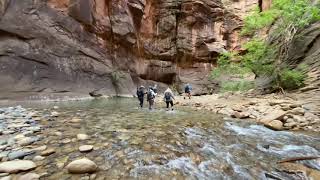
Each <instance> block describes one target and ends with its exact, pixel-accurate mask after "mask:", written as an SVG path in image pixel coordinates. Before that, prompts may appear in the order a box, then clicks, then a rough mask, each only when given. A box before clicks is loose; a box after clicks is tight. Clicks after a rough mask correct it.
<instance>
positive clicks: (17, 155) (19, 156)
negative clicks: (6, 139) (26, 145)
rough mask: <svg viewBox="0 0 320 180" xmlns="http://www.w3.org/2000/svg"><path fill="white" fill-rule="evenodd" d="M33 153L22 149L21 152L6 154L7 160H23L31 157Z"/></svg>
mask: <svg viewBox="0 0 320 180" xmlns="http://www.w3.org/2000/svg"><path fill="white" fill-rule="evenodd" d="M33 153H34V151H32V150H29V149H28V150H26V149H22V150H17V151H13V152H10V153H9V154H8V158H9V160H14V159H23V158H24V157H25V156H28V155H31V154H33Z"/></svg>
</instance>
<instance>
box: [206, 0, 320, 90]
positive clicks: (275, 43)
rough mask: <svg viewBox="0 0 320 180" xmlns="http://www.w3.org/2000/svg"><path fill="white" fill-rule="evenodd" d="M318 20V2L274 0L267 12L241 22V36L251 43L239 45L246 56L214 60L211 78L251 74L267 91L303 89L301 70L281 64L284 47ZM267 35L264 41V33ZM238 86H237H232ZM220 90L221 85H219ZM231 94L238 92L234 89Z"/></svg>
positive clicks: (229, 54) (233, 54)
mask: <svg viewBox="0 0 320 180" xmlns="http://www.w3.org/2000/svg"><path fill="white" fill-rule="evenodd" d="M318 20H320V8H319V2H318V1H311V0H274V1H273V4H272V7H271V8H270V9H269V10H266V11H263V12H260V11H259V9H258V8H256V9H254V11H253V12H252V13H251V14H250V15H249V16H247V17H246V18H245V20H244V27H243V28H242V31H241V34H242V35H243V36H250V37H251V40H250V41H248V42H247V43H245V44H244V45H243V49H245V50H246V52H245V53H244V54H243V53H242V54H241V55H240V54H239V52H236V51H235V52H227V53H224V54H222V55H221V56H220V57H219V59H218V68H216V69H214V70H213V72H212V75H213V77H218V76H220V75H221V74H241V75H243V74H244V73H245V72H247V71H248V70H250V71H252V72H253V73H254V74H255V76H256V78H262V79H263V78H264V79H268V80H267V82H268V83H264V84H263V86H264V87H266V84H268V88H270V89H271V90H283V89H287V90H293V89H297V88H299V87H302V86H303V85H304V79H305V75H304V73H303V66H299V67H297V66H296V64H292V63H290V62H284V61H285V60H286V59H287V56H288V46H289V44H290V43H291V42H292V41H293V39H294V38H295V37H296V36H298V33H299V30H301V29H303V28H304V27H307V26H309V25H310V24H312V23H314V22H316V21H318ZM265 32H267V33H268V35H267V36H266V37H265V38H264V33H265ZM234 83H238V82H234ZM222 87H223V85H222ZM234 90H241V89H237V88H235V89H234Z"/></svg>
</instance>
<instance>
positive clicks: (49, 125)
mask: <svg viewBox="0 0 320 180" xmlns="http://www.w3.org/2000/svg"><path fill="white" fill-rule="evenodd" d="M23 106H24V107H32V108H34V109H37V110H39V111H43V112H44V114H46V112H47V113H48V114H49V113H50V112H52V111H57V112H59V113H60V115H59V116H58V117H57V118H56V119H54V120H51V121H41V122H40V123H41V124H42V126H43V127H44V130H43V131H42V132H41V133H42V134H43V135H44V137H45V138H44V139H42V140H41V141H39V142H37V144H39V145H40V144H45V145H47V146H48V147H52V148H54V149H56V153H55V154H52V155H50V156H49V157H48V158H47V159H46V160H44V162H43V164H42V166H39V168H37V169H36V170H35V171H37V172H39V173H41V172H47V173H48V175H47V176H46V178H47V179H79V178H80V177H82V176H83V175H71V174H68V173H67V172H66V170H65V168H64V166H65V165H66V164H68V163H69V162H70V161H72V160H75V159H77V158H79V157H87V158H89V159H90V160H92V161H94V162H95V163H96V164H97V165H98V166H99V171H98V172H97V173H96V175H97V178H99V177H107V179H268V178H270V179H271V177H273V178H275V177H281V178H282V179H292V177H290V176H288V174H284V173H282V172H280V171H277V167H278V164H277V162H278V161H280V160H282V159H285V158H289V157H301V156H320V136H319V135H318V134H308V135H307V134H301V133H292V132H279V131H278V132H277V131H272V130H269V129H267V128H265V127H263V126H260V125H255V124H254V123H253V122H249V121H248V120H246V121H240V120H235V119H233V120H231V119H229V120H228V119H225V118H223V116H220V115H215V114H212V113H210V112H206V111H193V110H191V109H188V108H182V107H178V108H177V109H176V110H174V111H165V110H164V109H163V105H158V106H157V108H156V110H154V111H149V110H147V109H142V110H141V109H138V108H137V101H136V100H133V99H126V98H119V99H109V100H92V101H79V102H62V103H38V104H24V105H23ZM53 106H59V108H58V109H55V110H54V109H53ZM72 118H79V119H81V120H82V121H80V122H72V121H71V119H72ZM57 131H59V132H61V133H62V136H56V135H54V133H55V132H57ZM79 133H83V134H87V135H89V137H90V138H89V139H88V140H84V141H78V140H76V139H75V138H76V135H77V134H79ZM84 144H90V145H94V147H95V149H94V150H93V151H91V152H89V153H81V152H79V150H78V147H79V146H80V145H84ZM300 163H303V164H305V165H306V166H308V167H310V168H313V169H317V170H320V162H319V161H316V160H311V161H301V162H300ZM46 178H45V179H46Z"/></svg>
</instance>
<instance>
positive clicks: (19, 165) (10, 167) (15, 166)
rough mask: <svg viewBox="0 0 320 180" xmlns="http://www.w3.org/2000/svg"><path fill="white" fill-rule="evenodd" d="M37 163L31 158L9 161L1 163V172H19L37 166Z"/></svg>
mask: <svg viewBox="0 0 320 180" xmlns="http://www.w3.org/2000/svg"><path fill="white" fill-rule="evenodd" d="M36 167H37V166H36V164H35V163H34V162H32V161H29V160H17V161H7V162H3V163H0V172H5V173H17V172H20V171H28V170H32V169H34V168H36Z"/></svg>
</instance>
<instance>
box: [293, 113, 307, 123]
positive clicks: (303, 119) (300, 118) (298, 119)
mask: <svg viewBox="0 0 320 180" xmlns="http://www.w3.org/2000/svg"><path fill="white" fill-rule="evenodd" d="M292 118H293V119H294V120H295V121H296V122H299V123H304V122H306V121H307V120H306V118H304V117H303V116H298V115H292Z"/></svg>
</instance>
